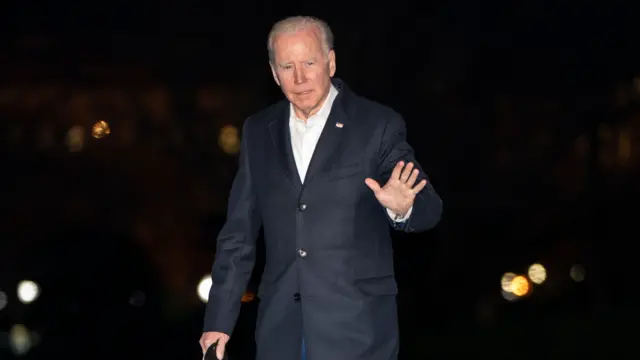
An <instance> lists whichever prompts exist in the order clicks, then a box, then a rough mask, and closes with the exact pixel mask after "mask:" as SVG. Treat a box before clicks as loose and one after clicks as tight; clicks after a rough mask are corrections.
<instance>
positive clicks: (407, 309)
mask: <svg viewBox="0 0 640 360" xmlns="http://www.w3.org/2000/svg"><path fill="white" fill-rule="evenodd" d="M558 3H563V4H564V3H565V2H560V1H550V0H545V1H516V0H511V1H506V0H496V1H488V2H487V1H477V2H471V1H446V2H444V1H443V2H423V3H413V2H411V3H405V2H404V1H394V2H392V3H388V2H387V3H380V4H376V3H362V4H360V3H353V4H350V3H348V2H340V3H338V2H334V1H323V2H317V3H316V2H310V3H309V2H306V3H305V2H295V3H290V4H287V3H283V2H267V1H265V2H261V3H252V2H241V1H237V2H223V3H218V2H215V1H210V2H192V3H180V2H169V1H164V2H152V1H138V2H135V1H130V2H128V3H117V2H113V1H94V2H82V3H80V2H73V3H72V2H35V1H19V2H18V1H14V2H5V3H3V5H1V6H0V24H1V25H0V26H2V32H1V38H0V131H1V134H2V140H1V141H0V146H1V147H2V170H3V176H1V177H0V186H1V189H2V193H1V194H2V200H1V201H0V203H1V204H2V207H3V209H4V212H3V213H4V214H5V215H4V216H3V217H2V222H1V223H0V224H1V227H0V236H1V238H0V240H1V243H0V244H1V245H0V358H2V359H4V358H8V359H10V358H13V357H19V358H25V359H44V358H45V357H50V356H62V357H64V358H67V359H71V358H73V359H75V358H78V359H80V358H83V359H85V358H99V359H102V358H105V359H106V358H109V359H111V358H116V357H117V358H126V359H129V358H131V359H134V358H152V357H164V356H166V357H167V358H181V359H186V358H193V359H196V358H199V356H201V354H200V350H199V346H198V344H197V341H198V338H199V336H200V330H201V326H202V318H203V308H204V304H203V302H202V301H201V300H200V299H199V298H198V294H197V291H196V288H197V286H198V283H199V281H200V279H201V278H202V277H203V276H205V275H206V274H207V272H209V271H210V268H211V263H212V260H213V255H214V252H215V237H216V235H217V231H218V230H219V229H220V227H221V226H222V224H223V221H224V217H225V206H226V201H227V195H228V191H229V188H230V184H231V181H232V178H233V175H234V173H235V169H236V165H237V157H236V153H235V150H236V149H235V148H236V147H237V136H236V134H235V133H234V131H237V129H239V128H241V125H242V122H243V121H244V119H245V118H246V117H247V116H249V115H250V114H252V113H253V112H255V111H258V110H259V109H261V108H263V107H265V106H267V105H268V104H270V103H272V102H274V101H277V100H279V99H280V98H282V94H281V93H280V91H279V89H278V88H277V86H276V85H275V84H274V83H273V80H272V78H271V74H270V70H269V68H268V63H267V51H266V38H267V34H268V31H269V29H270V27H271V26H272V24H273V23H274V22H275V21H277V20H279V19H281V18H283V17H285V16H289V15H298V14H305V15H314V16H318V17H321V18H323V19H325V20H327V21H328V22H329V24H330V25H331V26H332V28H333V30H334V33H335V36H336V53H337V63H338V71H337V76H338V77H340V78H342V79H343V80H345V81H346V82H347V83H348V84H349V86H350V87H351V88H352V89H353V90H355V91H356V92H358V93H359V94H361V95H364V96H366V97H369V98H371V99H374V100H377V101H379V102H382V103H385V104H387V105H389V106H392V107H393V108H394V109H396V110H397V111H398V112H400V113H401V114H403V115H404V116H405V119H406V122H407V125H408V129H409V141H410V143H411V144H412V145H413V146H414V148H415V150H416V152H417V156H418V159H419V160H420V161H421V163H422V165H423V166H424V167H425V169H426V170H427V172H428V173H429V175H430V176H431V178H432V181H433V185H434V186H435V188H436V189H437V190H438V192H439V193H440V194H441V196H442V198H443V199H444V204H445V212H444V218H443V221H442V222H441V223H440V224H439V225H438V227H437V228H436V229H434V230H431V231H429V232H427V233H424V234H418V235H403V234H397V236H396V239H395V240H394V241H395V248H396V257H397V260H396V268H397V277H398V282H399V285H400V294H399V297H398V302H399V310H400V322H401V324H400V325H401V333H402V350H401V359H404V360H407V359H450V358H453V357H458V356H469V355H491V356H499V357H504V358H515V357H517V358H531V359H533V358H534V357H535V358H539V357H540V356H550V355H555V354H562V356H563V358H578V357H579V356H582V357H581V358H584V356H585V355H594V356H602V355H604V356H613V358H625V357H631V356H632V355H634V354H636V353H637V350H635V346H634V340H635V338H634V337H633V335H632V334H633V329H634V328H635V327H636V325H637V323H638V320H640V316H639V313H638V309H637V303H638V298H637V296H636V291H635V287H636V286H637V285H636V283H637V277H636V273H635V270H636V268H635V266H634V265H633V264H634V260H635V259H636V252H635V251H634V250H633V248H634V246H635V245H636V242H637V238H636V236H637V233H635V232H634V231H636V230H635V229H637V224H636V221H637V220H635V219H637V206H636V205H637V203H638V199H639V198H640V196H639V195H640V194H639V193H638V189H639V188H640V186H639V184H640V183H639V182H638V180H639V179H638V175H639V174H638V170H640V138H639V136H640V78H636V76H639V75H640V52H638V49H637V46H636V44H637V38H638V36H637V35H638V33H639V31H638V30H637V24H636V23H637V15H636V12H635V11H634V10H633V7H632V5H631V3H629V5H626V6H625V5H623V4H622V3H619V2H615V1H608V2H601V3H600V5H599V6H593V5H591V3H590V2H589V3H575V4H574V3H569V2H567V3H566V4H564V5H563V4H558ZM100 120H103V121H105V122H106V123H107V124H108V125H109V128H110V130H111V132H110V134H109V135H108V136H104V137H102V138H94V137H92V126H93V125H94V124H95V123H96V122H98V121H100ZM225 126H226V128H225V129H227V130H225V131H221V129H223V128H224V127H225ZM74 127H75V130H71V131H70V129H72V128H74ZM221 133H222V134H223V135H221ZM634 234H636V235H634ZM535 262H538V263H541V264H543V265H544V267H545V268H546V270H547V274H548V277H547V280H546V282H544V283H543V284H541V285H539V286H538V285H536V286H535V287H534V288H533V292H532V293H531V294H530V295H529V296H527V297H526V298H523V299H519V300H518V301H508V300H507V299H505V298H503V296H502V294H501V288H500V279H501V276H502V274H503V273H505V272H507V271H512V272H515V273H518V274H525V275H526V274H527V268H528V266H529V265H530V264H532V263H535ZM572 267H573V269H577V268H580V267H582V268H583V269H584V272H582V275H583V276H584V280H583V281H575V280H574V279H572V277H571V276H570V273H571V269H572ZM259 271H260V264H259V265H258V266H257V268H256V278H255V280H254V282H253V283H252V285H251V286H250V289H249V291H252V289H254V288H255V285H256V284H257V282H258V281H259ZM573 278H576V279H578V278H577V277H576V276H575V273H574V276H573ZM22 280H31V281H34V282H36V283H37V284H38V285H39V287H40V290H41V293H40V295H39V297H38V298H37V299H36V300H35V301H34V302H32V303H30V304H22V303H21V302H20V301H19V299H18V297H17V294H16V289H17V286H18V283H19V282H20V281H22ZM578 280H580V279H578ZM532 285H533V284H532ZM257 302H258V300H254V301H250V302H247V303H245V304H244V305H243V306H244V308H243V312H242V314H241V318H240V320H239V323H238V327H237V329H236V332H235V335H234V337H233V339H232V342H231V344H230V354H231V356H232V358H233V359H234V360H243V359H252V358H253V351H254V348H253V346H254V345H253V338H252V331H253V322H254V321H255V310H256V306H257ZM20 324H21V325H23V326H24V327H22V328H21V327H19V326H18V327H16V325H20ZM16 329H18V330H16ZM19 329H23V330H25V329H26V332H23V335H24V334H25V333H27V334H31V335H30V336H29V337H24V336H23V337H20V336H17V335H20V332H19ZM16 334H17V335H16ZM19 338H21V339H30V340H31V346H30V347H29V346H18V345H20V344H19V343H16V342H15V341H16V339H19ZM16 344H18V345H16ZM23 345H25V344H24V343H23ZM26 345H29V344H26ZM20 349H23V350H25V351H26V350H28V351H26V352H22V353H20V351H18V350H20ZM596 353H597V354H599V355H595V354H596Z"/></svg>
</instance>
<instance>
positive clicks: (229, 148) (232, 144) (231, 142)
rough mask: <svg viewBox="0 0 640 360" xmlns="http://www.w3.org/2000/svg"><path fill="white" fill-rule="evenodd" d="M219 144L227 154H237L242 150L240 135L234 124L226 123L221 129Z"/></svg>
mask: <svg viewBox="0 0 640 360" xmlns="http://www.w3.org/2000/svg"><path fill="white" fill-rule="evenodd" d="M218 145H220V148H221V149H222V151H224V152H225V153H227V154H236V153H237V152H238V151H240V135H239V134H238V129H237V128H236V127H235V126H233V125H225V126H224V127H223V128H222V129H220V135H219V137H218Z"/></svg>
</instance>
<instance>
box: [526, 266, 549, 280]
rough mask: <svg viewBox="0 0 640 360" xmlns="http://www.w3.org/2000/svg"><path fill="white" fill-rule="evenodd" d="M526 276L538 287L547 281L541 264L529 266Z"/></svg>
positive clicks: (545, 271) (545, 272)
mask: <svg viewBox="0 0 640 360" xmlns="http://www.w3.org/2000/svg"><path fill="white" fill-rule="evenodd" d="M527 274H528V275H529V280H531V282H532V283H534V284H538V285H540V284H542V283H543V282H544V281H545V280H547V269H545V268H544V266H542V265H541V264H533V265H531V266H529V271H528V272H527Z"/></svg>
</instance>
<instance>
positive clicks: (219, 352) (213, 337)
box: [200, 331, 229, 359]
mask: <svg viewBox="0 0 640 360" xmlns="http://www.w3.org/2000/svg"><path fill="white" fill-rule="evenodd" d="M216 341H217V342H218V347H217V348H216V357H217V358H218V359H222V356H224V350H225V347H226V346H227V342H229V335H227V334H224V333H220V332H213V331H210V332H206V333H204V334H202V337H201V338H200V347H201V348H202V354H204V353H205V352H207V349H208V348H209V346H211V345H212V344H215V343H216Z"/></svg>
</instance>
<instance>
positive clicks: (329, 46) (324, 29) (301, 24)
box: [267, 16, 333, 64]
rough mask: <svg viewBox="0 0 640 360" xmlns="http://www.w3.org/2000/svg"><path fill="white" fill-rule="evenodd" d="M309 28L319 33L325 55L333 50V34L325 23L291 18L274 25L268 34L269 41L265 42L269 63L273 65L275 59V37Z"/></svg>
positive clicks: (296, 17) (304, 17) (314, 19)
mask: <svg viewBox="0 0 640 360" xmlns="http://www.w3.org/2000/svg"><path fill="white" fill-rule="evenodd" d="M311 27H315V28H316V30H318V31H319V32H320V37H321V38H322V47H323V50H324V51H325V55H328V54H329V51H331V50H333V33H332V32H331V28H330V27H329V25H328V24H327V23H326V22H325V21H323V20H320V19H318V18H315V17H312V16H291V17H288V18H286V19H283V20H280V21H278V22H277V23H275V25H273V27H272V28H271V31H270V32H269V40H268V42H267V48H268V49H269V62H270V63H272V64H273V61H274V59H275V54H274V50H273V45H274V44H273V43H274V42H275V38H276V36H278V35H280V34H283V33H295V32H298V31H300V30H305V29H309V28H311Z"/></svg>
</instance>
